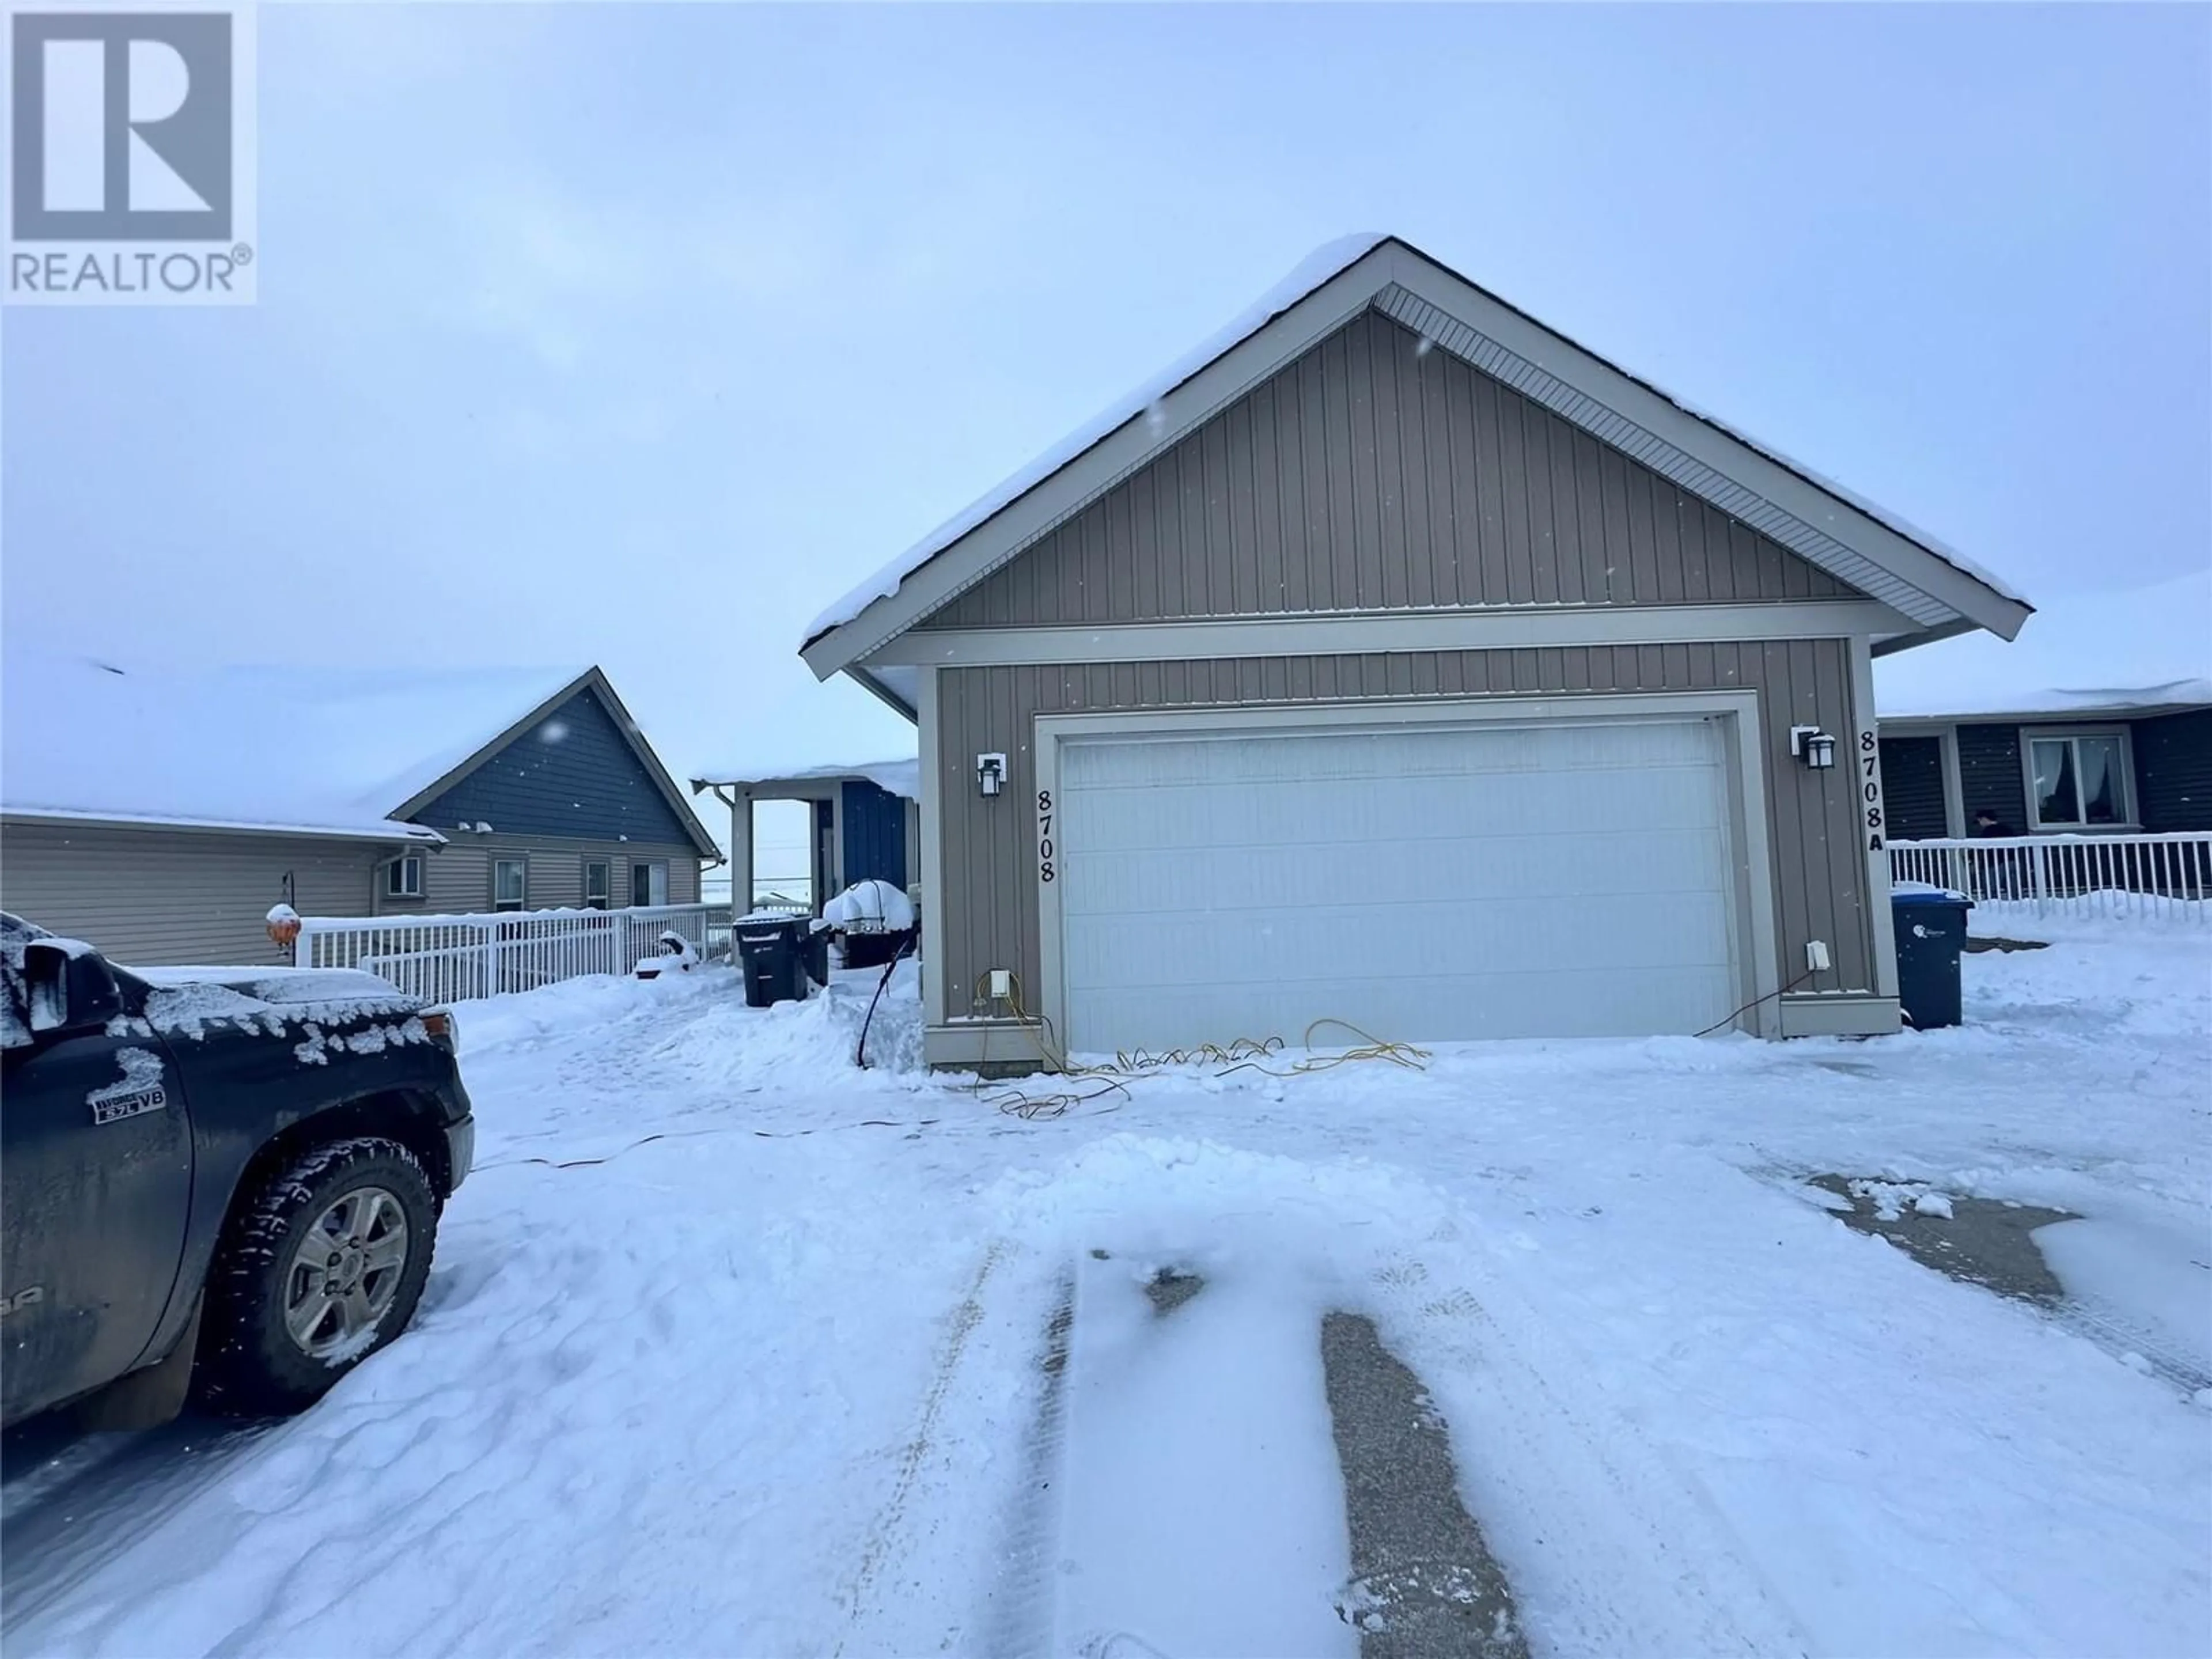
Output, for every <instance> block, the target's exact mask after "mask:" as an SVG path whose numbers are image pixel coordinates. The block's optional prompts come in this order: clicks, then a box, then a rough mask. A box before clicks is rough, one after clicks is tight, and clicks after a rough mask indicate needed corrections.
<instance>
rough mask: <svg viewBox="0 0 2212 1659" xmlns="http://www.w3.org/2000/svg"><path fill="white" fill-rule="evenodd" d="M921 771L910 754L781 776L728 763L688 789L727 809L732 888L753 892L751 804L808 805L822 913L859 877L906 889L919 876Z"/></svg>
mask: <svg viewBox="0 0 2212 1659" xmlns="http://www.w3.org/2000/svg"><path fill="white" fill-rule="evenodd" d="M708 790H711V791H712V792H713V793H714V799H716V800H718V801H720V802H721V803H722V805H725V806H726V807H727V808H729V811H730V869H731V888H730V890H731V891H732V893H738V892H743V893H747V894H750V893H751V891H752V888H753V811H752V809H753V806H754V804H755V803H756V802H758V801H764V800H796V801H805V802H806V803H808V808H809V811H810V814H811V819H810V823H809V834H808V837H807V842H808V867H807V877H808V883H809V885H810V887H811V890H812V892H813V896H814V906H813V908H814V912H815V914H816V915H820V914H821V913H822V907H823V904H824V903H826V902H828V901H829V899H830V898H832V897H833V896H836V894H839V893H842V892H843V891H844V890H846V889H847V888H848V887H850V886H851V885H852V884H854V882H856V881H868V880H877V881H888V882H890V883H892V884H895V885H896V886H899V887H905V886H906V885H908V884H909V883H910V882H912V881H913V880H914V879H915V876H914V849H915V848H916V847H917V846H918V845H919V844H920V842H921V824H920V811H921V807H920V802H921V766H920V765H919V763H916V762H915V760H914V759H913V758H912V757H907V758H904V759H898V760H887V761H874V762H871V763H866V764H863V765H859V766H816V767H802V768H800V769H798V770H796V771H792V772H787V773H785V774H784V775H781V776H779V777H757V776H749V775H747V771H746V769H744V768H743V767H726V768H724V769H721V770H720V771H718V772H715V773H714V774H712V775H709V776H707V777H703V778H694V779H692V780H691V793H693V794H695V795H696V794H699V793H702V792H704V791H708ZM760 902H763V903H765V902H767V901H766V900H765V899H763V900H761V901H760Z"/></svg>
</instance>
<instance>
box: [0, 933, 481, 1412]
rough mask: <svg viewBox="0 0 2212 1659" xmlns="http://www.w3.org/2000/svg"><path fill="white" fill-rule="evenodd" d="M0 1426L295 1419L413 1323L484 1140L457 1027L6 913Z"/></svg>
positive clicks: (318, 981) (319, 974)
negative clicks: (119, 949) (60, 931)
mask: <svg viewBox="0 0 2212 1659" xmlns="http://www.w3.org/2000/svg"><path fill="white" fill-rule="evenodd" d="M0 981H4V982H5V983H4V990H5V996H4V1006H0V1358H4V1363H0V1422H4V1423H6V1424H13V1423H15V1422H17V1421H19V1420H21V1419H23V1418H26V1417H28V1416H31V1415H32V1414H33V1413H39V1412H43V1411H46V1409H48V1408H49V1407H54V1406H58V1405H62V1404H64V1403H67V1402H70V1401H79V1402H82V1404H83V1406H84V1407H85V1409H86V1415H87V1417H88V1421H90V1422H92V1423H94V1425H100V1426H113V1427H124V1426H141V1425H145V1424H148V1423H151V1422H156V1421H159V1420H161V1419H162V1418H163V1417H165V1416H167V1415H172V1414H173V1413H175V1412H176V1411H178V1410H179V1409H181V1407H183V1405H184V1403H185V1400H186V1399H187V1397H188V1396H191V1395H197V1398H198V1399H199V1400H200V1401H202V1402H203V1403H204V1404H205V1405H207V1406H209V1407H211V1408H214V1409H217V1410H222V1411H226V1412H231V1413H269V1412H284V1411H295V1410H298V1409H300V1408H301V1407H304V1406H307V1405H308V1404H309V1403H311V1402H312V1401H314V1400H316V1399H317V1398H319V1396H320V1395H322V1394H323V1393H324V1392H325V1390H326V1389H329V1388H330V1387H331V1384H332V1383H336V1382H337V1379H338V1378H339V1377H341V1376H343V1375H344V1374H345V1373H346V1372H347V1371H348V1370H350V1369H351V1368H352V1367H353V1366H355V1365H356V1364H360V1362H361V1361H362V1359H364V1358H367V1357H368V1355H369V1354H370V1353H372V1352H374V1351H375V1350H376V1349H377V1348H379V1347H380V1346H383V1345H384V1344H385V1343H386V1342H388V1341H389V1340H391V1339H392V1337H394V1336H395V1335H397V1334H398V1333H399V1332H400V1331H402V1330H404V1328H406V1325H407V1322H408V1321H409V1320H410V1319H411V1318H412V1317H413V1316H414V1313H415V1304H416V1301H417V1299H418V1298H419V1297H421V1295H422V1285H423V1282H424V1280H425V1279H427V1278H428V1275H429V1272H430V1253H431V1249H432V1247H433V1246H434V1244H435V1240H436V1232H437V1226H438V1218H439V1214H440V1212H441V1210H442V1208H443V1206H444V1204H445V1201H446V1200H447V1198H448V1197H449V1196H451V1194H453V1189H454V1188H456V1187H458V1186H459V1185H460V1183H461V1180H462V1178H463V1177H464V1176H466V1175H467V1173H468V1170H469V1163H470V1159H471V1156H472V1154H473V1152H474V1147H475V1140H476V1125H475V1120H474V1119H473V1118H472V1117H471V1115H470V1110H469V1097H468V1095H467V1094H466V1092H465V1091H464V1090H463V1089H462V1087H461V1079H460V1071H459V1066H458V1065H457V1064H456V1062H455V1059H454V1049H453V1022H452V1017H451V1015H449V1014H448V1013H447V1012H444V1011H443V1010H441V1009H436V1008H432V1007H428V1006H425V1005H424V1004H422V1002H420V1001H419V1000H416V999H414V998H411V997H407V996H404V995H402V994H400V993H399V992H398V991H396V990H394V989H393V988H392V987H391V986H390V985H388V984H386V982H385V981H382V980H380V979H377V978H375V977H374V975H368V974H361V973H355V972H352V971H350V970H343V971H331V970H323V969H272V968H260V969H252V968H235V969H225V968H204V969H202V968H182V969H179V968H169V969H137V970H133V969H126V968H121V967H117V966H114V965H112V964H111V963H108V962H107V961H106V959H105V958H104V957H101V956H100V953H99V952H98V951H94V950H93V949H92V948H91V947H90V946H88V945H84V944H82V943H81V942H79V941H77V940H75V939H58V938H56V937H55V936H53V935H52V934H51V933H46V932H45V931H44V930H43V929H40V928H38V927H33V926H31V925H29V924H28V923H26V922H23V921H19V920H17V919H16V918H15V917H14V916H9V915H0Z"/></svg>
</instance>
